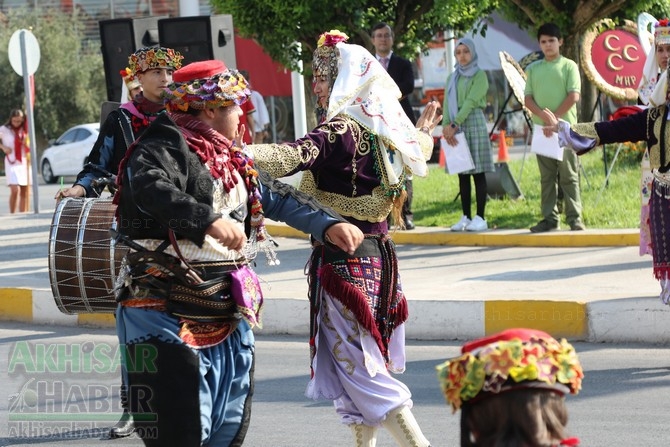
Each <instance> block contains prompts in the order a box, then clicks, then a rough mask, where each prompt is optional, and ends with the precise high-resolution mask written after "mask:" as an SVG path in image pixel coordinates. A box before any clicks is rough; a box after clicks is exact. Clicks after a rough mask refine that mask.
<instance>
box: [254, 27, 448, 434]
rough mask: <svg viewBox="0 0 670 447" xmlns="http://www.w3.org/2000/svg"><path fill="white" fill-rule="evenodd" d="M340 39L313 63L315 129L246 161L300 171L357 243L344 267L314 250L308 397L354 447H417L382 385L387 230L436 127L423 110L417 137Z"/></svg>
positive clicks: (403, 390)
mask: <svg viewBox="0 0 670 447" xmlns="http://www.w3.org/2000/svg"><path fill="white" fill-rule="evenodd" d="M346 39H347V36H346V35H344V34H343V33H341V32H339V31H337V30H333V31H330V32H328V33H324V34H322V35H321V37H320V39H319V42H318V47H317V49H316V50H315V51H314V58H313V62H312V70H313V73H314V93H315V95H316V96H317V106H316V113H317V119H318V122H319V125H318V126H317V127H316V128H315V129H314V130H312V131H311V132H310V133H308V134H307V135H306V136H305V137H303V138H300V139H299V140H297V141H296V142H294V143H288V144H281V145H279V144H267V145H252V146H247V149H249V150H250V151H252V152H253V154H254V157H255V161H256V163H257V164H258V165H259V167H261V168H263V169H266V170H268V171H269V172H270V173H271V174H272V175H273V176H276V177H283V176H286V175H290V174H293V173H296V172H299V171H302V172H303V175H302V180H301V183H300V189H301V190H303V191H305V192H307V193H308V194H310V195H312V196H314V197H315V198H317V199H318V200H319V202H321V203H323V204H325V205H328V206H330V207H332V208H334V209H335V211H337V212H338V213H339V214H340V215H342V216H343V217H344V218H345V219H346V220H348V221H349V222H351V223H353V224H354V225H356V226H357V227H358V228H360V229H361V230H362V231H363V233H364V234H365V235H366V236H365V240H364V242H363V243H362V244H361V246H360V247H359V249H358V250H357V251H356V252H355V253H354V254H353V255H343V254H338V253H334V252H332V251H331V250H328V249H327V247H325V246H323V245H322V244H319V243H316V244H314V248H313V252H312V257H311V259H310V262H309V285H310V291H309V297H310V301H311V337H310V344H311V356H312V359H311V360H312V361H311V369H312V377H311V380H310V382H309V384H308V386H307V391H306V395H307V397H310V398H313V399H327V400H332V401H333V403H334V405H335V410H336V411H337V413H338V414H339V415H340V418H341V421H342V423H344V424H346V425H349V426H350V427H351V429H352V432H353V434H354V438H355V445H356V446H366V447H371V446H374V445H375V443H376V436H377V430H378V428H379V427H382V426H383V427H384V428H386V429H387V430H388V431H389V432H390V433H391V434H392V436H393V437H394V438H395V439H396V442H397V443H398V445H400V446H427V445H429V442H428V440H427V439H426V438H425V437H424V435H423V433H422V432H421V429H420V428H419V426H418V424H417V422H416V420H415V418H414V416H413V415H412V412H411V410H410V408H411V407H412V399H411V393H410V391H409V389H408V388H407V386H405V384H403V383H402V382H400V381H399V380H397V379H396V378H394V377H393V376H392V375H391V373H401V372H403V371H404V370H405V328H404V323H405V321H406V320H407V316H408V309H407V300H406V298H405V295H404V293H403V291H402V288H401V285H400V277H399V274H398V259H397V256H396V253H395V246H394V244H393V241H392V240H391V239H390V238H389V237H388V234H387V233H388V226H387V223H386V218H387V216H388V215H389V213H390V212H391V211H392V210H393V212H394V217H396V218H400V211H401V209H402V204H403V200H404V198H405V191H404V189H403V188H404V186H403V185H404V184H405V176H406V175H408V174H409V173H411V174H414V175H417V176H425V175H426V174H427V166H426V160H427V159H428V158H429V156H430V154H431V151H432V147H433V142H432V138H431V136H430V134H431V132H432V130H433V129H434V128H435V125H436V124H437V123H438V122H439V120H440V117H436V116H435V115H436V109H437V103H434V102H432V103H430V104H428V105H427V107H426V109H425V110H424V113H423V114H422V115H421V117H420V118H419V120H418V121H417V125H416V127H415V126H414V125H413V124H412V122H411V121H410V120H409V118H408V117H407V115H406V114H405V112H404V111H403V109H402V107H401V106H400V103H399V102H398V98H399V97H400V90H399V89H398V86H397V85H396V83H395V82H394V81H393V79H392V78H391V77H390V76H389V75H388V73H387V72H386V70H385V69H384V68H383V67H382V65H381V64H380V63H379V61H378V60H377V59H376V58H375V56H373V55H372V54H370V52H369V51H367V50H366V49H365V48H363V47H361V46H359V45H350V44H347V43H345V41H346ZM394 220H395V221H396V222H398V221H399V220H398V219H394Z"/></svg>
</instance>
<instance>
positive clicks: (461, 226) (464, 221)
mask: <svg viewBox="0 0 670 447" xmlns="http://www.w3.org/2000/svg"><path fill="white" fill-rule="evenodd" d="M471 222H472V221H471V220H470V219H468V217H467V216H463V217H461V220H459V221H458V222H457V223H455V224H454V225H452V226H451V231H465V229H466V228H467V226H468V225H470V223H471Z"/></svg>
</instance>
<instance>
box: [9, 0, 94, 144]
mask: <svg viewBox="0 0 670 447" xmlns="http://www.w3.org/2000/svg"><path fill="white" fill-rule="evenodd" d="M0 22H1V23H2V25H3V26H2V27H0V59H1V60H4V61H7V62H6V63H4V64H2V65H0V78H1V79H4V80H5V88H3V89H1V90H0V104H2V105H3V109H2V110H0V122H4V121H5V120H6V118H7V117H8V116H9V111H10V109H13V108H24V109H25V107H24V102H25V93H24V88H23V78H22V77H21V76H19V75H17V74H16V73H15V72H14V70H13V69H12V67H11V65H10V64H9V62H8V60H9V58H8V55H7V47H8V44H9V39H10V38H11V36H12V34H13V33H14V32H15V31H16V30H19V29H29V30H30V31H31V32H32V33H33V34H34V35H35V38H36V39H37V42H38V44H39V46H40V64H39V67H38V69H37V72H36V73H35V104H34V109H33V110H34V118H35V134H36V138H37V140H38V141H37V143H38V146H39V147H43V146H44V143H45V140H47V139H49V138H55V137H57V136H58V135H59V134H60V133H62V132H63V131H65V130H66V129H67V128H69V127H71V126H73V125H75V124H81V123H87V122H94V121H97V120H98V119H99V117H100V103H101V102H102V101H104V99H105V98H106V96H105V79H104V70H103V67H102V56H101V55H100V50H99V48H98V47H97V46H96V47H88V46H87V43H86V41H85V39H84V34H83V26H84V25H83V23H84V22H83V20H81V18H80V16H79V14H78V12H77V11H74V12H72V13H63V12H61V11H60V10H57V9H52V10H48V11H44V10H40V11H38V10H36V9H34V8H30V9H29V8H20V9H12V10H10V12H9V13H8V14H7V15H6V16H0Z"/></svg>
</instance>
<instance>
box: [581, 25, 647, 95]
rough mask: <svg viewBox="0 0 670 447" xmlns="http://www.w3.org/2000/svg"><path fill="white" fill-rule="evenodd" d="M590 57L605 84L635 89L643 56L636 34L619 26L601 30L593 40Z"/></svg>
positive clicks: (640, 74)
mask: <svg viewBox="0 0 670 447" xmlns="http://www.w3.org/2000/svg"><path fill="white" fill-rule="evenodd" d="M591 57H592V62H593V65H594V67H595V69H596V71H597V72H598V74H600V76H601V77H602V78H603V80H604V81H605V82H607V83H608V84H609V85H611V86H614V87H620V88H633V89H635V88H637V85H638V84H639V82H640V79H641V78H642V70H643V68H644V62H645V60H646V55H645V54H644V50H643V49H642V45H641V44H640V42H639V40H638V38H637V36H636V35H634V34H633V33H630V32H628V31H625V30H622V29H615V30H607V31H604V32H603V33H601V34H600V35H598V37H596V39H595V40H594V41H593V47H592V49H591Z"/></svg>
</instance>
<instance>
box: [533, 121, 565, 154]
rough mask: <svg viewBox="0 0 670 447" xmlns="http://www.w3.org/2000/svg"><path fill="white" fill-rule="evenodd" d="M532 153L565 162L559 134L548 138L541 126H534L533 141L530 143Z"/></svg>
mask: <svg viewBox="0 0 670 447" xmlns="http://www.w3.org/2000/svg"><path fill="white" fill-rule="evenodd" d="M530 151H531V152H532V153H534V154H539V155H544V156H545V157H549V158H553V159H555V160H558V161H563V148H562V147H561V145H560V144H558V134H557V133H556V132H553V133H552V134H551V137H548V138H547V137H546V136H545V135H544V131H543V130H542V126H541V125H539V124H534V125H533V141H532V142H531V143H530Z"/></svg>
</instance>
